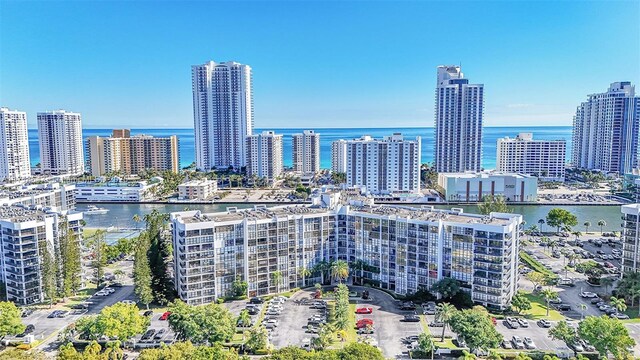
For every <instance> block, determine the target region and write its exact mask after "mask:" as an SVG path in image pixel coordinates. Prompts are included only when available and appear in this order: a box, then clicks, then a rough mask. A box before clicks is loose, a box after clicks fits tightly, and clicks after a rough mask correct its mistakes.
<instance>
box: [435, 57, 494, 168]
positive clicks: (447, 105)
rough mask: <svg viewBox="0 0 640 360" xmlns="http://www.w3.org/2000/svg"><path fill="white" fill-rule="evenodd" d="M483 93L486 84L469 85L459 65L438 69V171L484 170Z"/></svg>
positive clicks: (436, 149) (436, 151) (436, 147)
mask: <svg viewBox="0 0 640 360" xmlns="http://www.w3.org/2000/svg"><path fill="white" fill-rule="evenodd" d="M483 90H484V85H482V84H469V80H468V79H465V78H464V75H463V73H462V72H461V71H460V67H459V66H438V82H437V86H436V109H435V114H436V116H435V117H436V119H435V132H436V138H435V166H436V171H438V172H464V171H480V170H481V168H482V164H481V163H482V120H483V109H484V100H483V98H484V93H483Z"/></svg>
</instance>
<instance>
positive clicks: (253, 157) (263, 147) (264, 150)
mask: <svg viewBox="0 0 640 360" xmlns="http://www.w3.org/2000/svg"><path fill="white" fill-rule="evenodd" d="M246 148H247V161H246V164H247V175H249V176H254V175H255V176H257V177H259V178H266V179H267V181H269V182H273V181H274V180H275V179H276V178H277V177H278V176H279V175H280V174H281V173H282V135H276V133H275V132H273V131H263V132H262V133H260V134H254V135H249V136H247V139H246Z"/></svg>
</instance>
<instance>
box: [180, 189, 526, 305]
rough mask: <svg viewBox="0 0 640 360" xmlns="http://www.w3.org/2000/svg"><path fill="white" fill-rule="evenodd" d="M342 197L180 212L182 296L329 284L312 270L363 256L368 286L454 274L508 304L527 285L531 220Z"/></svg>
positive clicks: (209, 297) (406, 287)
mask: <svg viewBox="0 0 640 360" xmlns="http://www.w3.org/2000/svg"><path fill="white" fill-rule="evenodd" d="M330 198H331V197H330ZM332 199H333V200H329V201H323V202H322V204H328V205H329V206H328V207H325V206H323V205H321V204H320V202H318V201H315V200H316V199H314V205H311V206H300V205H298V206H284V207H274V208H267V207H264V206H256V207H255V208H254V209H244V210H240V209H236V208H229V209H227V211H226V212H219V213H211V214H204V213H201V212H200V211H185V212H177V213H172V214H171V222H172V225H173V226H172V231H173V249H174V266H175V269H174V270H175V274H176V279H175V285H176V290H177V291H178V294H179V296H180V298H181V299H183V300H184V301H186V302H187V303H189V304H194V305H197V304H206V303H210V302H213V301H215V300H216V299H217V298H219V297H223V296H226V295H227V294H228V293H229V291H230V290H231V287H232V283H233V281H235V280H236V279H237V278H240V279H242V280H244V281H246V282H247V283H248V291H247V296H262V295H267V294H273V293H277V292H280V291H287V290H290V289H293V288H295V287H301V286H305V285H307V286H308V285H309V284H313V283H316V282H319V280H320V276H319V274H312V275H311V276H310V277H305V276H303V275H302V274H301V273H300V269H302V268H307V269H312V268H313V267H314V265H316V264H318V263H319V262H322V261H327V262H331V261H335V260H345V261H347V262H353V261H356V260H363V261H364V262H365V263H366V264H367V265H368V267H367V269H366V270H365V271H364V273H363V275H364V278H365V281H366V282H368V283H372V284H375V285H376V286H379V287H381V288H383V289H386V290H389V291H392V292H394V293H396V294H400V295H406V294H410V293H414V292H416V291H417V290H418V289H420V288H421V287H427V288H430V287H431V286H432V285H433V284H434V283H435V282H437V281H439V280H441V279H443V278H448V277H450V278H454V279H457V280H459V281H460V283H461V286H462V288H463V289H464V290H466V291H468V292H469V293H470V295H471V298H472V299H473V301H474V302H476V303H478V304H482V305H485V306H488V307H493V308H497V309H504V308H506V307H507V306H508V304H509V301H510V300H511V297H512V296H513V294H514V293H515V291H516V289H517V278H518V247H519V232H520V230H521V229H520V228H521V224H522V216H521V215H515V214H498V213H492V214H490V215H487V216H482V215H473V214H464V213H463V212H462V210H461V209H452V210H451V211H446V210H435V209H433V208H432V207H423V208H414V207H401V206H377V205H373V204H371V203H370V202H369V203H364V202H359V201H348V202H345V201H342V202H340V201H337V200H338V199H340V196H336V197H332ZM274 271H280V272H281V274H282V275H283V276H282V280H281V281H280V283H276V282H274V281H273V278H272V277H271V276H270V275H271V274H272V273H273V272H274ZM352 275H354V274H352Z"/></svg>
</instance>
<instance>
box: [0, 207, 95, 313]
mask: <svg viewBox="0 0 640 360" xmlns="http://www.w3.org/2000/svg"><path fill="white" fill-rule="evenodd" d="M0 231H1V233H2V236H0V252H1V253H2V257H1V259H2V260H1V264H2V266H0V274H1V279H2V282H3V283H4V285H5V287H6V289H5V291H6V294H5V295H6V299H7V300H9V301H12V302H14V303H16V304H17V305H31V304H36V303H40V302H43V301H44V300H45V297H46V294H45V288H44V281H45V279H44V273H45V271H47V268H46V266H45V259H46V258H47V256H48V257H49V259H50V261H51V263H53V262H54V261H55V259H61V258H62V257H61V255H60V251H61V246H60V243H61V239H62V237H63V236H65V233H66V232H72V233H74V234H75V237H74V238H75V239H76V241H77V242H78V243H80V242H82V213H81V212H55V211H43V210H39V209H37V208H36V207H24V206H19V205H13V206H3V207H0ZM78 246H80V245H79V244H78ZM77 256H78V257H80V254H78V255H77ZM79 260H80V259H78V261H79ZM48 271H53V272H54V273H55V271H56V268H55V265H52V267H51V268H49V270H48ZM83 273H84V272H83ZM53 276H55V275H53ZM83 281H84V278H83V279H81V280H80V282H81V283H82V282H83ZM56 285H57V282H56V281H55V280H54V284H53V286H56ZM61 290H62V289H57V291H61Z"/></svg>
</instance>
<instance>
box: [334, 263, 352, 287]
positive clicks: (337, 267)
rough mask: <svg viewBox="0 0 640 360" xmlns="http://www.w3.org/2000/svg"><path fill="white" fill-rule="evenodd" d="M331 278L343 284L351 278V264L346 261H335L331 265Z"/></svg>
mask: <svg viewBox="0 0 640 360" xmlns="http://www.w3.org/2000/svg"><path fill="white" fill-rule="evenodd" d="M331 277H332V278H333V279H335V280H338V281H339V282H340V284H342V282H343V281H344V280H345V279H346V278H348V277H349V264H347V262H346V261H344V260H338V261H335V262H334V263H333V264H331Z"/></svg>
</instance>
